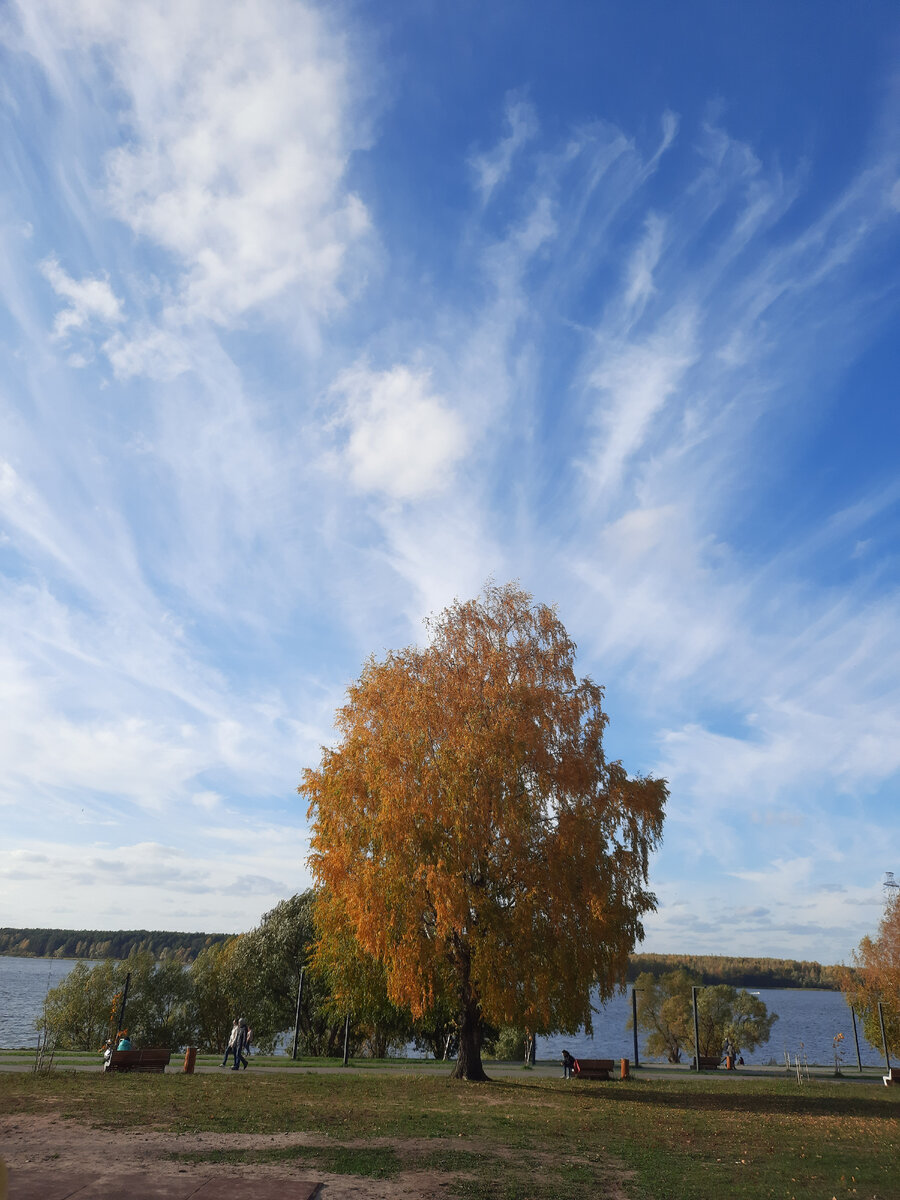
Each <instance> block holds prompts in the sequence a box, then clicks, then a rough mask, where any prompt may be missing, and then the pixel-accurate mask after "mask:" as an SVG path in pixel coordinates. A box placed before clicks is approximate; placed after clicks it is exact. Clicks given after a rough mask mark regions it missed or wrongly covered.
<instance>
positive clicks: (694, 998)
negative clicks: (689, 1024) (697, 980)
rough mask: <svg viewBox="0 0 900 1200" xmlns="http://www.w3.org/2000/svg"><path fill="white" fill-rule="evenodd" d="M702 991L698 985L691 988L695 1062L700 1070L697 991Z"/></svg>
mask: <svg viewBox="0 0 900 1200" xmlns="http://www.w3.org/2000/svg"><path fill="white" fill-rule="evenodd" d="M699 991H700V989H699V988H698V987H692V988H691V1004H692V1005H693V1008H694V1063H695V1067H696V1070H697V1071H698V1072H699V1070H700V1018H699V1017H698V1016H697V993H698V992H699Z"/></svg>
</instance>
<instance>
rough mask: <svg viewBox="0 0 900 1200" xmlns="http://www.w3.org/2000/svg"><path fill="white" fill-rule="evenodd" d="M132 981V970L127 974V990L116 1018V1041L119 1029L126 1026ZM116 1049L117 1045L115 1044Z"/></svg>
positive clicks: (124, 992)
mask: <svg viewBox="0 0 900 1200" xmlns="http://www.w3.org/2000/svg"><path fill="white" fill-rule="evenodd" d="M130 983H131V972H130V971H129V972H128V974H127V975H126V976H125V990H124V991H123V992H122V1007H121V1008H120V1009H119V1016H118V1018H117V1019H116V1041H118V1039H119V1030H120V1029H124V1028H125V1004H126V1002H127V1000H128V985H129V984H130ZM113 1050H115V1046H113Z"/></svg>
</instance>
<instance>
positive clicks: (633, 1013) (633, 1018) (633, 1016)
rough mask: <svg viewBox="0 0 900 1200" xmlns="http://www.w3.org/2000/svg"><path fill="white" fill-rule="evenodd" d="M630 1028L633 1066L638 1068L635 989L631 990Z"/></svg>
mask: <svg viewBox="0 0 900 1200" xmlns="http://www.w3.org/2000/svg"><path fill="white" fill-rule="evenodd" d="M631 1026H632V1029H633V1030H634V1065H635V1066H636V1067H639V1066H640V1065H641V1064H640V1060H639V1058H638V1036H637V988H632V989H631Z"/></svg>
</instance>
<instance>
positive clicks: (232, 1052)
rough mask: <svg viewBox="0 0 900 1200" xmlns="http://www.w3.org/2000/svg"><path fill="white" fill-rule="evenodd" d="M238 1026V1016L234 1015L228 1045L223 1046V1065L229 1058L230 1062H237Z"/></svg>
mask: <svg viewBox="0 0 900 1200" xmlns="http://www.w3.org/2000/svg"><path fill="white" fill-rule="evenodd" d="M240 1028H241V1027H240V1022H239V1021H238V1018H237V1017H235V1018H234V1024H233V1025H232V1027H231V1036H230V1037H229V1039H228V1045H227V1046H226V1047H225V1057H224V1058H223V1059H222V1066H223V1067H226V1066H227V1065H228V1060H229V1058H230V1059H231V1061H232V1063H236V1062H237V1058H236V1054H237V1040H238V1034H239V1033H240Z"/></svg>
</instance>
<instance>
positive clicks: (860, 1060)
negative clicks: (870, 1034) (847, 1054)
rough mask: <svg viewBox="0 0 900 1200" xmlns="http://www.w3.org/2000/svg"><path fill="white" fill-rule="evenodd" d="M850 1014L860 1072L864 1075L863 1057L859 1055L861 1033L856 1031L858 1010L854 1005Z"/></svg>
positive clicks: (851, 1006)
mask: <svg viewBox="0 0 900 1200" xmlns="http://www.w3.org/2000/svg"><path fill="white" fill-rule="evenodd" d="M850 1016H851V1018H852V1020H853V1040H854V1042H856V1065H857V1066H858V1067H859V1073H860V1075H862V1059H861V1058H860V1056H859V1034H858V1033H857V1031H856V1012H855V1010H854V1008H853V1005H852V1004H851V1005H850Z"/></svg>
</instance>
